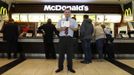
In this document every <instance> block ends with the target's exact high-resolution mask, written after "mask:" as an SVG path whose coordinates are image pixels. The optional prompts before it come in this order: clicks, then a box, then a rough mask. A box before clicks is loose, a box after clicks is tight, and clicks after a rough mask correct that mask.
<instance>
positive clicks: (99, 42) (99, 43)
mask: <svg viewBox="0 0 134 75" xmlns="http://www.w3.org/2000/svg"><path fill="white" fill-rule="evenodd" d="M104 41H105V39H104V38H101V39H98V40H96V47H97V50H98V53H99V59H103V46H104Z"/></svg>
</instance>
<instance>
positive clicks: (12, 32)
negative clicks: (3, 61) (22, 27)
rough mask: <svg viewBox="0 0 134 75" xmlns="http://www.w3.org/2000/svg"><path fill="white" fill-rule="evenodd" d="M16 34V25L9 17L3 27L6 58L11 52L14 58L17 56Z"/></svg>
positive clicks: (9, 56)
mask: <svg viewBox="0 0 134 75" xmlns="http://www.w3.org/2000/svg"><path fill="white" fill-rule="evenodd" d="M18 35H19V32H18V25H16V24H15V23H14V20H13V19H10V20H9V22H8V23H6V24H5V25H4V27H3V40H5V41H6V44H7V55H8V59H10V58H11V53H14V55H13V57H14V58H16V57H17V47H18V46H17V42H18Z"/></svg>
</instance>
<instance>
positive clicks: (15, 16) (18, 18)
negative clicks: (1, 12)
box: [12, 14, 20, 21]
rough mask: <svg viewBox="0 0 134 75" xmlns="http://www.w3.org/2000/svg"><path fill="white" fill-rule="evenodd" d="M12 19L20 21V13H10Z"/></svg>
mask: <svg viewBox="0 0 134 75" xmlns="http://www.w3.org/2000/svg"><path fill="white" fill-rule="evenodd" d="M12 19H14V21H20V14H12Z"/></svg>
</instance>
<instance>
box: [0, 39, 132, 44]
mask: <svg viewBox="0 0 134 75" xmlns="http://www.w3.org/2000/svg"><path fill="white" fill-rule="evenodd" d="M18 41H19V42H43V38H20V39H19V40H18ZM0 42H4V41H3V39H2V38H0ZM54 42H55V43H58V42H59V39H58V38H55V39H54ZM78 42H81V41H80V40H78ZM92 42H94V41H92ZM114 43H134V39H114Z"/></svg>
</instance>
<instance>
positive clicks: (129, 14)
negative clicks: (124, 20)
mask: <svg viewBox="0 0 134 75" xmlns="http://www.w3.org/2000/svg"><path fill="white" fill-rule="evenodd" d="M124 15H125V16H131V15H132V10H131V8H128V9H126V10H125V13H124Z"/></svg>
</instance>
